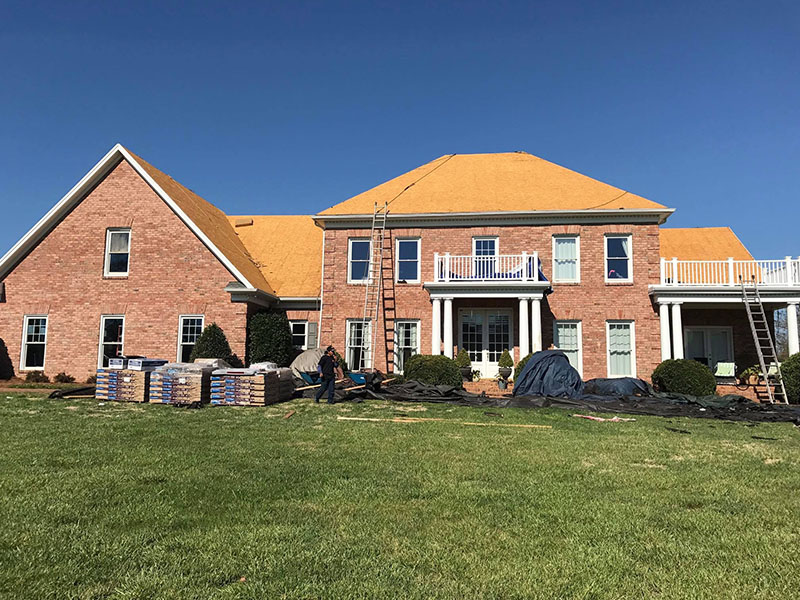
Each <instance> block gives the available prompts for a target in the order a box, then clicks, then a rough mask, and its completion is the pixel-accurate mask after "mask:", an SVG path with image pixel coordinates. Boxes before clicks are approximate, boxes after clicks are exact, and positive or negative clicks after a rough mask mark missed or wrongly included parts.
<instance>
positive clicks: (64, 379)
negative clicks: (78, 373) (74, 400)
mask: <svg viewBox="0 0 800 600" xmlns="http://www.w3.org/2000/svg"><path fill="white" fill-rule="evenodd" d="M53 381H54V382H55V383H75V378H74V377H73V376H72V375H67V374H66V373H64V371H61V373H59V374H58V375H56V376H55V377H53Z"/></svg>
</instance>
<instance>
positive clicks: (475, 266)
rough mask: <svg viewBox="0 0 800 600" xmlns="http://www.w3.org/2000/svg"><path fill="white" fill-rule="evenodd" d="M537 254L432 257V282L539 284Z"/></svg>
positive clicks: (443, 255)
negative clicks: (513, 282)
mask: <svg viewBox="0 0 800 600" xmlns="http://www.w3.org/2000/svg"><path fill="white" fill-rule="evenodd" d="M538 264H539V253H538V252H533V253H531V254H528V253H527V252H523V253H522V254H498V255H495V256H474V255H454V254H449V253H448V254H439V253H436V254H435V255H434V279H435V281H436V282H437V283H442V282H453V281H521V282H527V281H533V282H535V281H539V269H538Z"/></svg>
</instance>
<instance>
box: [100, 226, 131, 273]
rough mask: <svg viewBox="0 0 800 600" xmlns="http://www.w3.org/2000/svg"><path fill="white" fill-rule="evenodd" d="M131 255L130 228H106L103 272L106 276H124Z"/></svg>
mask: <svg viewBox="0 0 800 600" xmlns="http://www.w3.org/2000/svg"><path fill="white" fill-rule="evenodd" d="M130 255H131V230H130V229H129V228H125V229H122V228H115V229H108V230H106V259H105V267H104V268H103V274H104V275H105V276H106V277H126V276H127V275H128V266H129V263H130Z"/></svg>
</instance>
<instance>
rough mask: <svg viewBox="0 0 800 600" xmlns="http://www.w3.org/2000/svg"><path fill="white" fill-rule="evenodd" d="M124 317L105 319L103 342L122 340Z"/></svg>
mask: <svg viewBox="0 0 800 600" xmlns="http://www.w3.org/2000/svg"><path fill="white" fill-rule="evenodd" d="M122 322H123V321H122V319H117V318H114V319H104V321H103V343H117V342H121V341H122Z"/></svg>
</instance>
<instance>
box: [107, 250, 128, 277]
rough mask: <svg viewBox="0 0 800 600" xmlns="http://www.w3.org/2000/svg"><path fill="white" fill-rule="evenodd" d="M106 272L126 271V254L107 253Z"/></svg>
mask: <svg viewBox="0 0 800 600" xmlns="http://www.w3.org/2000/svg"><path fill="white" fill-rule="evenodd" d="M108 272H109V273H127V272H128V255H127V254H109V255H108Z"/></svg>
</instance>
